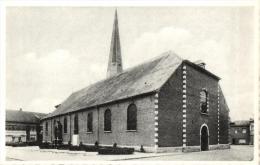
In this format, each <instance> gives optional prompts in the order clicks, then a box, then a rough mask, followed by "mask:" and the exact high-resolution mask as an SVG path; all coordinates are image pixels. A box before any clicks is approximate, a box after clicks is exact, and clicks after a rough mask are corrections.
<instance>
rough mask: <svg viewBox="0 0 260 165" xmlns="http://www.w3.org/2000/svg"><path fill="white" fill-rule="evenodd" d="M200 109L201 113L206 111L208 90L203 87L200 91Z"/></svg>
mask: <svg viewBox="0 0 260 165" xmlns="http://www.w3.org/2000/svg"><path fill="white" fill-rule="evenodd" d="M200 110H201V113H208V92H207V91H206V90H205V89H203V90H202V91H201V92H200Z"/></svg>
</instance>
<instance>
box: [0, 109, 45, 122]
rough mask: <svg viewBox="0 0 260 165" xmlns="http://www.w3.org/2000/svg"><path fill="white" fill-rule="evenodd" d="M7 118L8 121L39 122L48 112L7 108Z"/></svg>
mask: <svg viewBox="0 0 260 165" xmlns="http://www.w3.org/2000/svg"><path fill="white" fill-rule="evenodd" d="M5 113H6V115H5V116H6V118H5V120H6V121H8V122H20V123H39V122H40V119H42V118H43V117H44V116H46V114H44V113H36V112H28V111H22V110H8V109H7V110H6V111H5Z"/></svg>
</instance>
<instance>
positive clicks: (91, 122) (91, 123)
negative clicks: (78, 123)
mask: <svg viewBox="0 0 260 165" xmlns="http://www.w3.org/2000/svg"><path fill="white" fill-rule="evenodd" d="M87 121H88V122H87V124H88V125H87V126H88V127H87V128H88V129H87V132H92V131H93V113H92V112H90V113H88V119H87Z"/></svg>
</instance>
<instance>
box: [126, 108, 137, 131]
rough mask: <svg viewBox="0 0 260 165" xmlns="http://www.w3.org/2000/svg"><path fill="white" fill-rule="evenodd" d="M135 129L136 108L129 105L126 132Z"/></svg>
mask: <svg viewBox="0 0 260 165" xmlns="http://www.w3.org/2000/svg"><path fill="white" fill-rule="evenodd" d="M136 128H137V108H136V105H135V104H130V105H129V106H128V108H127V130H136Z"/></svg>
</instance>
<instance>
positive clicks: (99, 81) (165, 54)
mask: <svg viewBox="0 0 260 165" xmlns="http://www.w3.org/2000/svg"><path fill="white" fill-rule="evenodd" d="M171 54H175V55H176V53H175V52H174V51H172V50H168V51H166V52H164V53H161V54H160V55H159V56H155V57H153V58H151V59H148V60H146V61H145V62H143V63H140V64H138V65H135V66H132V67H129V68H126V69H124V70H123V72H121V73H119V74H117V75H114V76H112V77H108V78H103V79H101V80H98V81H96V82H94V83H91V84H89V85H88V86H87V87H84V88H81V89H79V90H76V91H74V92H72V94H71V95H73V94H74V93H77V92H79V91H81V90H84V89H87V88H89V87H91V86H92V85H95V84H98V83H101V82H104V81H106V80H110V79H113V78H115V77H118V76H120V75H122V74H125V73H126V72H130V71H131V70H134V69H135V68H138V67H140V66H143V65H145V64H148V63H151V62H153V61H155V60H158V59H160V58H163V57H166V56H169V55H171ZM71 95H70V96H71Z"/></svg>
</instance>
